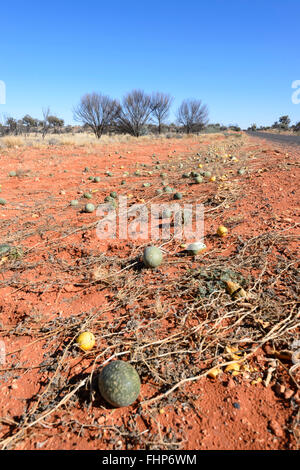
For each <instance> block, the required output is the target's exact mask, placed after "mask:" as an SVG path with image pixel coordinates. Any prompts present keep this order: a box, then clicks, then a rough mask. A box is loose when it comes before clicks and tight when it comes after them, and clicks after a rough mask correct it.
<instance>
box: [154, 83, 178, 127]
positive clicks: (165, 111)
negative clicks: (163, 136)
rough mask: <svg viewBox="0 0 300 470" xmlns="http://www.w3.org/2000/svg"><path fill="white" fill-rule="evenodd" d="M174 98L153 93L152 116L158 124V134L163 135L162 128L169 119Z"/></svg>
mask: <svg viewBox="0 0 300 470" xmlns="http://www.w3.org/2000/svg"><path fill="white" fill-rule="evenodd" d="M172 102H173V98H172V97H171V96H170V95H167V94H165V93H159V92H157V93H153V95H152V114H153V116H154V118H155V119H156V121H157V124H158V133H159V134H160V133H161V127H162V124H163V123H164V121H165V120H166V119H167V117H168V115H169V111H170V107H171V104H172Z"/></svg>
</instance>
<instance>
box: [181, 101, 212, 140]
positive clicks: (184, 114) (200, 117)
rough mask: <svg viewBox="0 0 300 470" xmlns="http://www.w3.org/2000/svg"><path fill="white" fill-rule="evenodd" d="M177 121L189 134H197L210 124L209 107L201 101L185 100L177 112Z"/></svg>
mask: <svg viewBox="0 0 300 470" xmlns="http://www.w3.org/2000/svg"><path fill="white" fill-rule="evenodd" d="M177 121H178V123H179V124H180V125H182V126H183V127H184V129H185V131H186V133H187V134H190V133H191V132H197V131H199V130H201V129H203V127H204V126H206V124H207V123H208V109H207V106H206V105H204V104H202V101H200V100H195V99H190V100H184V101H183V102H182V103H181V105H180V106H179V109H178V111H177Z"/></svg>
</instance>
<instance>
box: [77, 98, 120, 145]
mask: <svg viewBox="0 0 300 470" xmlns="http://www.w3.org/2000/svg"><path fill="white" fill-rule="evenodd" d="M119 113H120V104H119V103H118V101H116V100H113V99H111V98H110V97H109V96H104V95H101V94H98V93H91V94H86V95H84V96H83V97H82V98H81V101H80V103H79V105H78V106H77V108H76V109H75V110H74V119H75V120H76V121H79V122H82V123H83V124H85V125H86V126H88V127H90V128H91V129H92V131H93V132H94V134H95V136H96V137H97V138H98V139H100V137H101V136H102V134H103V132H104V131H106V130H107V129H108V127H109V126H110V125H111V124H112V123H113V122H114V120H115V119H116V118H117V116H118V115H119Z"/></svg>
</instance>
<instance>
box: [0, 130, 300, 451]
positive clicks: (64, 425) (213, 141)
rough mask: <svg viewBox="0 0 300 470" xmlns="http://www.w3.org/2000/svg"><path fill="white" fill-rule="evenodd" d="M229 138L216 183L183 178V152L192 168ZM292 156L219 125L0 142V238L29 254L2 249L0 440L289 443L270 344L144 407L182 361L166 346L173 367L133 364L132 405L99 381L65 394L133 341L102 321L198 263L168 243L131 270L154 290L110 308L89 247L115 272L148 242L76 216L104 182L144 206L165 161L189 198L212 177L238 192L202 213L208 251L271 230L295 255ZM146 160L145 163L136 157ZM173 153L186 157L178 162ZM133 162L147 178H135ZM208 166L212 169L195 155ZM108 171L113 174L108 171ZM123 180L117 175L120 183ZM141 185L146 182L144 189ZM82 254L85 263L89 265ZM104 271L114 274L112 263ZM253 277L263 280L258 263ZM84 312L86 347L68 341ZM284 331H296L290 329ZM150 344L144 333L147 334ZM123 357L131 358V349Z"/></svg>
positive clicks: (294, 435)
mask: <svg viewBox="0 0 300 470" xmlns="http://www.w3.org/2000/svg"><path fill="white" fill-rule="evenodd" d="M230 139H231V140H230ZM229 140H230V141H231V142H235V141H237V142H238V141H239V142H238V143H237V144H236V147H234V146H233V147H231V150H230V151H229V152H228V153H231V154H234V155H237V156H238V161H237V162H234V161H231V160H230V158H229V159H227V160H226V159H225V162H223V158H221V157H220V162H221V164H220V165H218V166H217V167H216V170H215V171H216V176H217V181H216V182H209V181H208V182H205V183H203V184H200V185H192V186H189V185H188V184H187V180H185V179H182V178H181V175H182V173H183V172H184V171H186V170H185V168H186V166H185V165H186V162H191V160H189V158H194V157H195V159H194V162H195V163H194V167H193V166H189V170H191V169H193V168H194V169H196V170H197V166H198V163H199V162H202V161H203V159H202V157H201V156H197V153H198V152H200V154H205V153H206V152H207V151H208V150H210V151H212V152H213V151H214V147H216V148H217V147H218V148H220V147H222V146H223V145H224V146H225V147H226V145H227V142H229ZM234 145H235V144H234ZM225 147H224V148H225ZM235 149H236V151H235ZM153 154H155V158H153V157H152V156H153ZM299 156H300V150H299V149H297V147H287V146H283V145H281V144H274V143H271V144H270V143H267V142H264V141H261V139H254V138H251V137H246V136H243V137H242V138H238V137H227V138H226V136H223V135H218V136H213V137H212V136H209V137H207V138H205V137H202V138H201V139H199V138H198V139H197V138H191V139H169V140H168V139H166V140H153V141H141V142H139V141H138V140H137V141H136V142H132V141H131V142H128V143H119V144H110V145H101V144H100V145H99V146H94V147H89V148H84V147H71V146H65V147H61V146H58V147H47V148H40V149H38V148H30V147H27V148H26V147H22V148H17V149H7V150H1V151H0V163H1V166H0V168H1V172H0V184H1V186H2V192H1V194H0V197H2V198H4V199H6V201H7V204H6V205H5V206H0V235H1V238H0V242H1V243H11V244H12V245H14V246H18V247H22V249H23V252H24V256H23V258H21V259H14V260H10V259H9V260H5V259H4V260H2V262H1V265H0V327H1V330H0V340H2V341H4V344H5V348H6V361H5V363H4V361H3V360H2V364H1V363H0V410H1V414H0V415H1V418H0V448H1V447H2V448H5V449H18V450H20V449H26V450H28V449H43V450H45V449H49V450H50V449H147V448H150V449H201V450H205V449H244V450H246V449H250V450H253V449H267V450H271V449H296V448H297V440H298V439H299V428H297V413H299V391H298V385H297V384H298V383H299V377H297V370H296V371H294V373H293V376H292V377H291V375H290V374H289V370H290V368H291V366H292V364H291V363H290V362H289V359H288V358H287V359H285V358H284V355H283V356H282V357H279V356H277V357H275V359H276V360H277V366H276V367H277V369H276V372H275V373H274V374H273V375H272V376H271V380H270V383H269V384H268V385H267V386H266V385H265V383H264V380H265V379H266V375H267V370H268V368H269V363H270V360H274V355H273V352H272V347H274V344H272V343H271V344H268V343H267V344H264V345H263V347H258V349H257V350H256V351H255V353H254V354H253V355H252V356H251V357H250V358H249V362H248V366H249V373H248V374H247V373H243V374H237V375H236V376H232V375H231V374H230V373H229V372H225V371H224V370H223V372H222V373H221V374H220V375H218V376H217V377H216V378H215V379H213V378H211V377H209V376H207V375H204V376H203V377H201V378H199V380H193V381H191V382H186V383H183V384H182V385H181V386H180V387H178V388H176V389H175V390H174V391H173V392H171V393H170V394H169V395H168V396H167V397H162V398H161V399H158V400H157V401H155V402H153V405H152V404H150V403H149V404H147V403H143V402H147V400H149V399H151V398H155V397H158V396H159V395H160V394H161V393H165V392H167V391H168V390H169V389H171V388H172V387H173V386H174V385H176V383H177V382H178V380H177V379H176V380H175V379H174V381H173V382H172V377H171V378H170V371H171V374H172V367H177V366H174V363H173V362H172V356H170V360H169V361H170V362H169V363H168V364H169V366H168V367H170V370H169V371H167V370H166V369H165V365H162V366H161V367H160V364H159V363H151V364H152V368H153V367H154V368H155V367H157V372H158V373H159V374H158V378H157V379H155V377H156V375H155V374H156V371H155V370H154V371H153V370H151V373H152V375H151V374H150V373H149V374H150V375H149V376H147V374H146V372H144V375H143V371H145V368H144V369H143V368H141V369H140V371H141V373H140V375H141V382H142V386H141V393H140V396H139V398H138V400H137V402H136V403H134V404H133V405H131V406H129V407H127V408H119V409H113V408H112V407H111V406H108V405H107V404H106V403H105V402H104V400H102V398H101V397H100V395H99V392H98V391H97V387H96V386H95V387H94V388H92V394H90V392H89V390H88V389H87V388H86V387H84V388H83V389H82V388H80V389H79V390H78V391H77V392H75V393H74V394H73V395H72V394H71V395H70V396H68V393H70V392H72V390H74V388H75V387H76V386H77V385H79V384H80V382H81V380H82V379H85V378H86V377H87V375H88V374H90V373H91V371H92V369H93V367H94V376H95V377H96V374H97V372H98V370H100V369H101V364H102V363H103V362H104V360H107V359H109V358H110V357H111V356H112V355H113V354H114V352H117V353H122V352H126V351H127V352H128V351H129V350H130V346H128V344H130V340H131V338H132V336H131V333H130V332H127V333H126V331H125V330H124V331H123V333H120V330H118V329H116V331H117V333H116V336H117V338H118V341H119V340H120V338H121V340H120V341H122V342H123V343H122V342H121V343H120V341H119V343H118V348H117V349H114V343H112V342H111V341H110V339H109V338H107V337H106V336H107V335H103V337H102V336H101V328H102V327H101V325H103V327H104V326H105V328H107V327H108V325H109V323H110V322H111V323H112V324H114V325H116V324H118V325H119V324H120V325H121V324H122V321H123V320H122V319H124V318H127V317H129V318H130V317H131V316H132V315H133V313H132V312H134V315H135V316H137V315H138V316H139V318H140V319H143V315H144V312H145V311H147V309H148V310H149V309H151V308H152V305H153V302H154V297H155V293H156V290H157V289H158V287H159V283H161V286H162V285H163V286H167V285H168V283H169V282H171V281H173V280H174V279H175V280H176V279H181V277H182V276H184V275H185V273H186V271H187V269H190V268H193V267H195V266H197V263H198V261H197V260H193V259H190V258H186V261H185V262H181V263H178V264H176V262H175V261H176V259H177V258H176V253H179V252H180V250H181V248H180V247H179V243H178V242H175V241H173V242H172V243H170V245H169V246H168V253H169V255H167V256H166V257H165V258H166V259H165V262H164V263H163V264H162V265H161V266H160V268H159V269H158V271H156V270H155V271H151V270H142V271H141V272H139V273H137V274H135V276H136V277H135V278H134V279H137V283H140V284H141V285H144V286H146V287H147V288H150V287H151V286H152V287H153V289H152V291H153V297H151V296H150V297H147V298H140V299H139V300H138V301H137V300H136V299H135V298H134V297H133V298H132V299H131V298H130V296H129V298H128V299H125V301H124V302H123V308H119V309H118V310H116V309H115V308H114V306H115V305H116V304H115V302H117V300H116V293H115V291H114V289H113V287H112V286H111V285H110V283H109V282H108V283H104V284H101V285H100V287H99V284H97V282H95V277H94V278H93V274H92V273H93V272H94V269H95V267H97V256H98V257H100V258H99V260H101V259H102V258H101V256H102V254H105V255H106V254H107V255H108V256H109V257H111V259H112V260H113V262H116V263H117V265H118V263H119V268H118V269H119V271H121V269H123V268H124V264H122V262H125V263H127V261H128V263H127V264H128V265H129V264H130V263H131V262H134V260H135V258H136V257H137V256H140V255H141V254H142V249H143V246H145V241H144V240H143V241H142V242H139V240H134V241H131V240H129V241H128V240H125V241H124V240H122V241H119V240H117V239H115V240H112V241H103V240H102V241H101V240H99V239H98V237H97V235H96V231H95V222H96V221H97V217H96V215H95V213H93V214H87V213H83V212H81V211H80V209H81V208H82V207H83V206H84V204H86V203H87V202H93V203H96V204H97V203H101V202H103V199H104V197H105V196H106V195H108V194H109V193H110V191H112V190H116V191H117V192H118V194H124V195H125V194H127V195H128V194H131V195H132V196H131V200H132V201H133V202H139V201H141V200H145V201H146V202H147V201H149V200H150V199H151V198H153V197H154V196H155V189H156V188H158V187H161V186H160V184H161V178H160V176H159V175H160V173H161V172H164V171H167V172H169V175H173V179H171V178H169V184H170V185H171V186H172V187H174V188H176V190H177V191H180V192H182V194H183V196H184V198H190V199H193V200H195V199H200V200H201V201H202V200H203V199H206V200H207V199H208V198H212V197H214V196H215V195H216V194H217V190H218V191H221V190H222V187H221V189H218V188H219V187H220V185H225V187H224V188H223V191H224V192H225V194H226V191H227V193H228V194H231V193H232V194H237V196H236V198H234V199H233V200H232V201H231V200H230V198H229V199H228V201H229V202H228V204H223V206H222V207H220V210H216V212H215V213H214V212H212V214H214V215H212V216H211V217H208V218H207V219H206V220H205V236H206V239H205V242H206V244H207V252H208V253H211V252H213V250H216V252H217V253H219V254H220V255H221V256H223V257H227V256H228V257H229V256H230V254H231V253H232V252H233V251H234V249H235V247H236V245H237V244H238V243H239V241H240V240H241V239H249V238H251V237H255V236H259V235H261V234H267V233H269V232H271V231H276V232H280V233H284V234H288V235H290V236H291V239H290V242H289V243H288V246H287V248H286V250H288V253H289V256H290V261H291V262H295V260H296V257H297V251H296V250H297V243H296V240H295V235H297V234H299V230H298V227H299V225H298V224H299V207H297V205H298V203H299V176H300V175H299V173H300V172H299ZM156 161H159V162H160V165H161V168H160V169H155V165H156ZM141 163H143V164H147V167H145V168H144V167H141V166H140V164H141ZM180 163H182V167H181V168H180V169H178V165H179V164H180ZM163 165H165V167H163ZM189 165H191V163H189ZM222 165H223V166H224V173H223V174H225V173H226V174H227V175H228V178H227V180H226V181H221V180H220V176H221V173H220V171H221V170H220V168H221V167H222ZM85 167H89V172H84V171H83V170H84V168H85ZM121 167H124V168H121ZM173 167H174V168H173ZM241 167H245V168H246V173H245V174H243V175H237V169H238V168H241ZM136 168H139V169H140V171H141V173H142V174H143V175H144V176H142V177H139V176H134V175H133V173H134V171H135V170H136ZM203 168H204V169H211V168H212V167H211V166H210V165H209V164H205V162H204V161H203ZM12 170H15V171H17V173H18V175H17V176H16V177H9V176H8V173H9V172H10V171H12ZM108 170H109V171H111V172H112V173H113V176H111V177H110V176H106V174H105V172H106V171H108ZM149 170H153V174H152V175H147V174H146V172H147V171H149ZM125 171H128V172H129V173H130V176H129V177H127V178H126V177H123V176H122V175H123V173H124V172H125ZM213 172H214V169H213ZM90 175H92V176H100V178H101V181H100V183H93V182H91V181H89V180H88V177H89V176H90ZM175 175H179V177H177V176H175ZM123 179H125V180H126V185H120V182H121V180H123ZM144 181H149V182H151V183H152V186H151V187H148V188H144V187H143V186H142V183H143V182H144ZM226 185H228V187H227V188H226ZM88 190H91V191H94V190H97V191H95V192H94V193H93V200H92V201H87V200H85V199H83V198H82V194H83V193H84V192H87V191H88ZM168 197H169V196H168ZM72 199H78V200H79V206H77V207H70V205H69V203H70V201H71V200H72ZM169 200H170V199H165V201H169ZM222 201H223V199H222V198H221V199H219V201H218V200H216V206H217V205H218V204H221V203H222ZM217 203H218V204H217ZM211 207H214V206H211ZM221 223H222V224H224V225H226V226H228V228H229V235H228V237H226V239H224V240H223V239H222V240H220V239H219V238H218V237H216V236H215V233H216V229H217V227H218V226H219V225H220V224H221ZM89 259H91V265H89V262H88V261H86V260H89ZM95 259H96V263H95ZM172 261H174V263H173V262H172ZM80 263H83V264H80ZM100 267H102V266H101V264H100ZM103 269H104V270H106V274H109V265H107V263H106V265H105V266H103ZM114 269H115V267H114ZM130 269H131V268H130V267H129V268H128V271H127V272H128V274H126V270H125V272H123V275H124V276H125V277H124V282H125V285H126V282H129V279H130V277H129V273H130V272H131V271H130ZM116 272H117V270H116ZM253 272H255V270H254V271H253ZM255 273H256V276H258V275H259V274H260V271H259V270H258V271H256V272H255ZM130 275H131V274H130ZM132 275H133V274H132ZM126 276H127V277H126ZM133 287H134V286H133ZM166 288H167V287H166ZM147 292H148V293H149V291H147ZM171 294H172V292H171V290H170V296H169V298H168V297H166V296H164V298H163V305H166V309H167V308H169V309H170V311H169V313H168V315H169V316H168V317H167V318H164V314H162V318H161V324H160V325H161V330H160V332H158V333H157V334H158V337H161V338H163V337H169V336H170V335H171V334H172V331H173V330H172V328H173V327H174V323H173V319H172V318H171V317H170V315H171V316H172V315H174V313H173V312H175V313H176V312H177V310H176V306H177V305H178V306H180V305H181V304H180V299H176V297H175V296H173V295H171ZM147 295H148V294H147ZM291 303H292V302H291ZM91 315H94V317H93V318H96V319H97V322H96V323H93V322H92V323H90V324H88V325H91V327H90V328H91V330H92V331H94V333H95V336H96V346H95V349H94V350H92V351H91V352H88V353H83V352H82V351H80V350H79V349H78V348H77V349H76V348H75V347H74V344H73V346H70V341H71V340H74V332H76V331H77V332H78V331H80V328H81V325H83V326H84V322H85V320H86V318H87V317H89V318H90V316H91ZM97 315H98V316H97ZM72 318H73V321H74V323H76V322H77V323H76V325H77V326H76V328H77V330H76V328H75V329H72V323H71V321H70V319H72ZM93 321H94V320H93ZM127 321H128V320H127ZM193 321H196V319H195V318H194V320H193ZM78 322H79V324H78ZM118 322H119V323H118ZM191 325H193V322H192V321H191V324H190V326H191ZM64 326H65V329H64ZM260 328H261V327H260ZM266 328H267V327H266ZM174 331H175V330H174ZM105 332H107V329H106V330H105ZM145 334H146V333H145ZM293 335H294V338H295V339H297V338H298V339H299V336H297V331H296V330H293ZM112 338H113V336H112ZM155 338H156V337H155V336H153V340H155ZM148 340H149V341H151V336H148ZM122 344H123V349H122ZM288 346H290V345H286V346H285V349H286V348H287V347H288ZM128 348H129V349H128ZM268 348H269V349H268ZM282 348H284V345H283V346H282ZM181 357H182V358H181V359H180V356H179V359H178V360H180V361H181V362H180V363H181V364H183V365H184V364H185V367H186V369H185V372H184V375H182V378H188V377H190V376H192V375H197V367H198V365H195V366H191V363H190V360H189V356H185V355H184V354H183V355H182V356H181ZM130 358H131V360H132V361H133V363H134V364H135V365H137V367H139V359H137V360H136V361H137V362H135V355H134V352H132V353H131V356H130ZM119 359H124V360H127V359H128V356H126V354H125V355H124V357H122V355H121V354H120V357H119ZM200 359H201V358H200ZM206 359H208V358H206ZM47 361H48V362H47ZM273 362H274V361H273ZM164 364H165V363H164ZM199 364H200V365H199V369H198V370H199V373H201V371H203V370H205V366H204V364H201V361H200V363H199ZM58 366H59V369H57V367H58ZM190 368H191V370H190ZM298 371H299V368H298ZM195 372H196V374H195ZM149 377H150V378H149ZM159 377H160V378H159ZM297 380H298V382H297ZM162 385H163V386H162ZM93 394H94V395H93ZM92 395H93V397H92ZM64 397H66V400H65V402H64V403H62V402H61V400H63V399H64ZM92 398H93V401H92ZM45 413H46V415H45V416H44V414H45Z"/></svg>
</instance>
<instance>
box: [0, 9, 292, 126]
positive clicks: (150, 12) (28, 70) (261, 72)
mask: <svg viewBox="0 0 300 470" xmlns="http://www.w3.org/2000/svg"><path fill="white" fill-rule="evenodd" d="M0 80H2V81H4V82H5V83H6V89H7V95H6V104H5V105H0V115H4V114H6V115H8V114H9V115H12V116H14V117H16V118H21V117H23V116H24V114H27V113H28V114H31V115H32V116H34V117H37V118H41V117H42V108H45V107H48V106H49V107H50V109H51V111H52V113H53V114H56V115H58V116H59V117H61V118H63V119H65V121H66V122H67V123H73V113H72V109H73V107H74V106H75V105H76V104H77V103H78V102H79V99H80V97H81V96H82V95H83V94H85V93H88V92H93V91H98V92H101V93H103V94H108V95H110V96H112V97H115V98H119V99H121V98H122V96H123V95H124V94H125V93H126V92H128V91H130V90H132V89H133V88H141V89H143V90H145V91H146V92H152V91H162V92H167V93H170V94H171V95H172V96H174V98H175V100H174V105H173V108H172V109H173V112H172V114H171V116H170V117H171V119H172V118H173V117H174V112H175V111H176V108H177V107H178V105H179V104H180V102H181V101H182V100H183V99H185V98H199V99H201V100H202V101H203V102H204V103H206V104H207V106H208V108H209V118H210V121H211V122H220V123H223V124H230V123H238V124H240V125H241V126H242V127H243V128H244V127H247V126H249V125H250V124H252V123H253V122H256V123H257V124H258V125H270V124H272V123H273V122H274V121H275V120H277V119H278V117H279V116H281V115H283V114H288V115H289V116H290V117H291V119H292V121H293V122H296V121H299V120H300V104H298V105H296V104H293V103H292V100H291V96H292V93H293V91H295V90H293V89H292V88H291V86H292V82H293V81H294V80H300V2H299V0H285V1H282V0H272V1H269V0H260V1H258V0H249V1H248V0H234V1H230V0H227V1H226V0H209V1H204V2H203V1H200V0H198V1H196V0H191V1H189V0H186V1H185V2H182V1H177V0H173V1H169V0H166V1H164V0H160V1H158V0H151V2H141V0H139V1H136V0H127V1H124V0H122V1H120V0H115V1H113V2H108V1H102V0H98V1H96V0H85V1H84V2H83V1H76V0H74V1H69V0H61V1H58V0H51V2H42V1H32V0H26V1H20V0H15V1H14V2H10V3H9V2H5V4H4V5H3V2H1V6H0Z"/></svg>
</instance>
